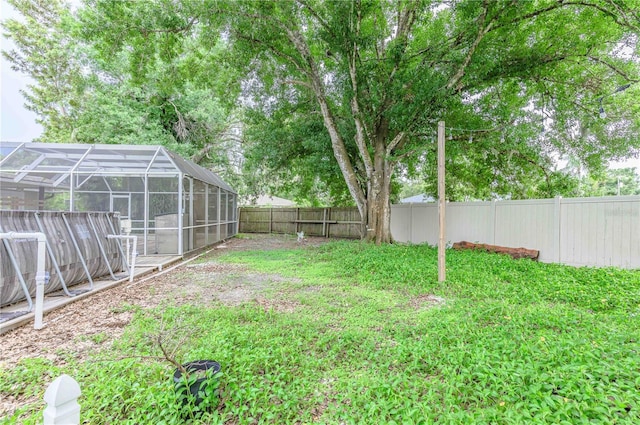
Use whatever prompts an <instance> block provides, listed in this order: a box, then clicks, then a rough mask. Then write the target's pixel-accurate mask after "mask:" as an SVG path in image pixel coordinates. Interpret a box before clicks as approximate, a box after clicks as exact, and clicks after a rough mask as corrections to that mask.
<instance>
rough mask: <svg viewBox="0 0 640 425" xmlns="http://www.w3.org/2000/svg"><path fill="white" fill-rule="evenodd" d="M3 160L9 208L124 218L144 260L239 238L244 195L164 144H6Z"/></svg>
mask: <svg viewBox="0 0 640 425" xmlns="http://www.w3.org/2000/svg"><path fill="white" fill-rule="evenodd" d="M12 148H13V149H12ZM2 155H3V156H2V157H1V158H2V159H1V160H0V209H2V210H34V211H42V210H47V211H78V212H82V211H112V212H116V213H119V215H120V220H121V222H122V223H125V224H129V223H130V225H131V234H133V235H138V250H137V251H138V252H139V253H140V254H142V255H153V254H164V255H167V254H175V255H183V254H185V253H187V252H189V251H193V250H196V249H198V248H202V247H205V246H207V245H210V244H212V243H215V242H218V241H221V240H223V239H226V238H228V237H231V236H233V235H235V234H236V232H237V208H236V205H237V194H236V192H235V191H234V190H233V189H232V188H231V187H230V186H229V185H228V184H227V183H225V182H224V181H223V180H222V179H221V178H220V177H218V176H217V175H216V174H215V173H213V172H212V171H210V170H207V169H205V168H203V167H200V166H199V165H197V164H195V163H194V162H192V161H189V160H185V159H183V158H181V157H180V156H178V155H177V154H175V153H173V152H171V151H169V150H167V149H165V148H164V147H162V146H144V145H142V146H141V145H136V146H131V145H80V144H54V143H22V144H15V145H13V146H9V144H7V143H3V145H2ZM124 227H127V226H126V225H125V226H124ZM4 230H5V231H11V229H4Z"/></svg>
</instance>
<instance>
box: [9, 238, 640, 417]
mask: <svg viewBox="0 0 640 425" xmlns="http://www.w3.org/2000/svg"><path fill="white" fill-rule="evenodd" d="M447 263H448V280H447V282H446V283H444V284H443V283H438V282H437V268H436V264H437V256H436V251H435V249H433V248H430V247H428V246H421V245H416V246H410V245H392V246H373V245H369V244H364V243H360V242H336V243H330V244H326V245H322V246H319V247H314V248H308V249H289V250H275V249H274V250H270V251H264V252H258V251H242V252H231V251H229V252H226V253H224V254H222V255H218V256H216V257H215V264H214V263H213V259H211V260H210V261H207V260H206V259H205V260H203V261H201V262H199V264H198V265H197V266H194V267H191V268H189V269H188V273H190V274H194V279H196V280H197V279H205V276H206V275H198V273H199V272H202V273H209V274H211V273H219V272H221V270H222V269H223V268H225V267H226V268H228V269H229V270H230V271H231V274H230V275H228V276H227V278H228V280H226V281H225V282H222V281H220V283H219V284H220V285H222V286H224V285H227V288H225V287H222V288H221V290H225V289H228V288H229V287H233V286H234V285H240V284H242V282H240V281H239V280H238V279H240V280H241V279H242V276H247V274H246V273H249V274H253V275H256V274H257V275H265V276H275V275H277V276H279V277H278V278H277V279H269V280H268V281H265V285H266V286H267V287H268V288H267V289H265V290H263V291H261V292H260V293H259V294H257V295H255V294H254V296H252V297H247V298H245V299H242V300H239V301H238V302H237V303H233V304H232V305H231V304H225V303H223V302H215V303H209V304H206V305H202V304H196V305H185V304H183V305H178V304H166V305H164V306H162V307H160V308H158V309H157V310H154V311H152V312H149V311H147V310H144V309H129V308H128V307H127V306H123V309H125V310H131V311H132V312H134V313H135V315H134V318H133V320H132V321H131V323H130V325H129V326H128V327H127V328H126V329H125V332H124V334H123V335H122V336H121V337H120V338H119V339H118V340H116V341H115V342H114V343H113V345H111V346H110V347H103V348H101V349H100V351H99V352H97V353H96V355H95V356H94V358H92V359H91V360H87V361H84V360H82V361H81V360H74V359H73V358H70V359H69V361H68V362H67V364H65V365H58V366H57V365H53V364H51V363H48V362H46V361H40V360H28V361H27V360H25V361H23V362H21V363H20V364H19V365H18V366H16V367H15V368H4V369H0V396H1V397H8V396H10V397H14V398H16V399H20V400H23V401H24V403H22V405H21V407H20V408H19V409H17V410H16V411H15V412H13V413H12V416H10V417H9V418H8V419H5V420H4V421H5V422H4V423H13V422H12V421H15V422H18V421H19V422H21V423H26V424H30V423H36V422H37V421H38V419H39V418H40V416H41V408H42V407H43V406H42V405H41V403H40V402H36V401H33V399H32V398H33V397H40V396H41V393H42V391H43V389H44V387H45V386H46V384H47V383H48V382H50V380H52V379H53V378H55V377H56V376H58V375H59V374H60V373H68V374H70V375H72V376H74V377H75V378H76V379H78V381H79V382H80V384H81V387H82V390H83V396H82V399H81V400H80V403H81V405H82V416H83V420H84V421H85V422H87V423H92V424H108V423H130V424H138V423H164V424H179V423H184V422H185V421H189V422H190V423H203V424H204V423H207V424H223V423H237V424H253V423H387V424H391V423H402V424H412V423H413V424H421V423H422V424H429V423H444V424H453V423H456V424H457V423H473V424H489V423H492V424H519V423H542V424H544V423H548V424H558V423H567V424H575V423H602V424H605V423H606V424H608V423H617V424H635V423H639V422H640V379H639V378H638V359H639V358H640V355H639V353H640V343H639V341H640V319H639V313H640V273H639V272H633V271H623V270H615V269H586V268H585V269H576V268H571V267H563V266H558V265H550V264H540V263H536V262H532V261H529V260H512V259H510V258H509V257H503V256H499V255H491V254H486V253H482V252H464V251H452V252H449V253H448V258H447ZM221 264H222V265H223V266H221ZM239 271H242V273H245V274H244V275H243V274H242V273H240V274H238V272H239ZM234 273H235V274H234ZM283 306H288V307H287V308H285V307H283ZM150 313H152V314H150ZM159 316H161V317H162V321H160V320H159V319H158V317H159ZM161 322H162V323H161ZM161 324H162V326H165V327H167V329H171V328H172V327H174V328H175V329H180V332H178V335H176V338H180V333H184V332H185V330H184V329H188V332H189V333H190V335H189V339H188V342H187V343H185V344H183V346H182V347H181V349H180V356H181V358H182V360H184V361H191V360H198V359H213V360H216V361H218V362H219V363H220V364H221V365H222V372H223V375H222V378H221V380H220V383H219V387H218V390H219V393H218V394H219V398H217V399H216V403H217V405H215V406H213V407H212V408H210V409H207V410H205V411H197V409H195V410H187V416H186V419H185V411H184V410H183V409H182V408H181V406H180V404H179V403H177V402H176V396H175V391H174V388H173V383H172V373H173V368H172V366H171V365H169V364H167V363H166V362H164V363H163V362H160V361H152V360H145V358H146V357H153V356H157V355H158V352H157V348H156V347H154V346H153V344H150V343H149V339H148V338H147V337H146V335H148V334H149V333H150V332H153V331H155V330H157V329H158V328H159V327H160V326H161ZM101 339H102V336H101V335H100V334H96V335H94V336H93V337H92V340H93V341H94V342H96V343H99V342H100V340H101ZM18 418H19V420H18Z"/></svg>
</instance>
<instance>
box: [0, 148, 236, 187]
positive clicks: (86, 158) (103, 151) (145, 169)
mask: <svg viewBox="0 0 640 425" xmlns="http://www.w3.org/2000/svg"><path fill="white" fill-rule="evenodd" d="M7 145H10V144H9V143H7V144H6V145H5V146H7ZM9 147H10V146H9ZM29 155H32V156H35V157H34V158H33V159H29ZM42 155H44V156H45V157H46V160H42V159H39V158H41V156H42ZM100 168H102V170H100V171H98V170H99V169H100ZM5 173H15V174H16V175H18V174H19V175H22V174H23V173H24V174H25V175H24V177H26V176H27V175H35V176H37V177H42V176H43V175H44V176H48V175H51V181H50V182H48V185H50V186H52V187H53V186H55V184H53V183H55V182H57V181H59V180H64V179H66V178H67V177H69V176H70V175H75V174H94V175H98V174H104V175H122V176H152V175H154V174H157V175H163V176H167V175H168V174H171V173H176V176H178V175H188V176H190V177H193V178H195V179H197V180H200V181H202V182H204V183H207V184H210V185H215V186H218V187H220V188H222V189H224V190H226V191H228V192H232V193H234V194H237V192H236V191H235V190H234V189H233V188H232V187H231V186H230V185H229V184H227V183H226V182H225V181H224V180H222V179H221V178H220V177H219V176H218V175H217V174H215V173H214V172H213V171H211V170H207V169H206V168H204V167H202V166H200V165H198V164H196V163H195V162H193V161H190V160H188V159H185V158H182V157H180V156H179V155H178V154H176V153H174V152H172V151H170V150H168V149H166V148H165V147H164V146H160V145H112V144H93V145H91V144H75V143H40V142H27V143H20V144H16V146H15V148H14V149H13V150H12V151H11V152H9V153H8V154H7V155H6V156H5V157H4V158H2V159H1V160H0V175H1V174H5ZM5 176H6V174H5ZM22 179H23V178H21V179H20V180H22ZM37 184H38V185H47V182H44V181H38V182H37Z"/></svg>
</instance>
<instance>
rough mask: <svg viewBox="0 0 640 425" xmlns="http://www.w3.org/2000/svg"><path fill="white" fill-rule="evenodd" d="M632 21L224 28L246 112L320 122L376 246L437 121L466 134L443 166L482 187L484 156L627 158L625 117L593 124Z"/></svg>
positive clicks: (238, 22)
mask: <svg viewBox="0 0 640 425" xmlns="http://www.w3.org/2000/svg"><path fill="white" fill-rule="evenodd" d="M638 10H639V9H638V5H637V2H631V1H630V2H623V1H618V0H590V1H582V0H580V1H570V0H560V1H558V0H553V1H550V0H546V1H545V0H539V1H488V0H485V1H477V0H471V1H444V2H442V1H349V2H347V1H335V2H333V1H313V0H297V1H278V2H253V1H247V2H234V3H233V4H232V6H230V9H229V10H227V11H226V12H225V16H228V17H229V20H228V27H227V31H228V35H229V37H230V39H231V42H232V44H233V46H234V48H235V49H236V52H238V53H237V55H238V57H240V58H244V59H245V62H244V64H245V65H246V66H247V70H248V71H250V72H249V73H248V77H247V79H246V80H245V84H246V86H247V87H250V88H251V89H253V92H254V93H256V94H257V96H256V97H255V99H256V105H257V106H258V107H260V108H261V110H262V112H263V114H265V116H266V117H267V118H268V119H271V120H273V122H274V123H277V125H278V126H280V127H282V126H290V127H296V128H300V127H301V126H302V125H304V124H303V123H305V122H306V123H307V125H310V124H309V123H310V122H312V121H318V119H320V120H321V121H322V123H323V127H324V131H325V134H326V136H327V137H326V139H327V143H329V144H330V146H331V149H332V151H333V156H334V158H335V161H336V163H337V165H338V167H339V170H340V172H341V174H342V177H343V179H344V181H345V182H346V185H347V187H348V190H349V193H350V194H351V197H352V198H353V201H354V202H355V204H356V205H357V206H358V209H359V210H360V212H361V214H362V216H363V217H364V220H365V222H364V224H365V225H366V229H367V236H368V238H370V239H374V240H375V241H376V242H378V243H380V242H389V241H390V240H391V238H392V236H391V233H390V187H391V183H392V179H393V174H394V171H396V169H397V168H398V166H399V165H401V164H404V163H407V161H409V162H410V161H411V159H413V160H415V159H416V158H420V155H423V158H424V154H425V152H426V153H429V152H433V143H432V135H433V133H434V129H435V126H436V123H437V121H438V120H443V119H444V120H446V121H447V122H448V123H453V125H454V127H463V128H465V129H475V130H478V131H475V132H474V133H473V134H475V135H476V138H475V141H476V143H468V144H467V145H468V146H463V147H460V146H459V145H460V144H458V146H457V147H455V146H454V147H453V153H452V156H454V155H457V156H458V158H462V159H463V162H465V161H466V162H467V163H469V162H470V163H472V164H473V165H476V166H479V167H478V168H477V172H481V173H485V172H486V173H488V174H489V175H488V176H487V179H488V180H490V181H491V180H492V179H493V180H494V181H495V180H498V178H499V177H500V176H498V175H497V174H496V170H499V167H498V166H496V167H491V166H489V167H486V166H485V167H482V165H481V162H482V161H485V162H486V161H487V157H488V156H489V157H491V158H493V160H494V161H495V162H505V163H506V162H511V161H514V162H516V161H520V162H521V163H533V164H534V165H535V166H536V167H541V168H542V169H543V170H544V169H545V168H549V166H550V161H551V158H552V157H553V155H554V154H558V153H560V154H561V153H571V154H572V155H574V156H578V157H581V158H583V159H584V160H589V159H592V158H593V157H594V156H595V157H597V158H599V159H601V158H608V157H611V156H616V155H620V154H623V153H628V152H629V150H630V149H631V150H633V148H634V147H637V145H638V144H637V142H635V144H634V143H633V142H630V140H629V138H628V137H629V135H630V134H637V133H635V130H636V129H637V122H636V120H637V116H635V117H634V116H633V114H630V113H626V112H625V111H621V112H620V113H619V114H617V115H616V116H613V115H612V114H611V112H612V110H610V117H609V120H607V121H606V122H603V121H602V120H600V122H596V121H597V119H598V116H597V113H598V110H599V106H600V105H602V100H604V103H605V105H606V104H607V103H610V101H611V99H612V96H607V95H609V94H611V93H614V92H615V91H616V88H618V87H621V86H623V87H624V86H626V85H627V84H633V83H635V82H637V81H638V72H637V58H638V56H637V52H638V44H637V41H638V39H637V35H638V23H639V19H638V18H639V15H638ZM625 88H629V87H625ZM630 89H631V90H630V91H636V89H635V86H633V87H631V86H630ZM619 91H622V90H619ZM636 92H637V91H636ZM599 99H600V102H598V100H599ZM256 105H254V106H256ZM607 107H608V108H610V109H611V106H610V105H607ZM279 111H286V115H285V116H284V117H283V115H282V113H281V112H280V113H279ZM627 112H628V111H627ZM576 128H579V129H580V135H579V137H571V133H572V132H575V131H576ZM543 131H545V132H546V134H545V135H544V136H540V134H541V133H542V132H543ZM605 134H606V135H607V139H606V140H604V139H602V138H601V136H602V135H605ZM599 136H600V137H599ZM464 137H465V138H468V137H469V135H468V134H466V133H465V134H464ZM451 138H452V139H453V140H455V139H456V138H459V136H458V134H454V135H453V136H452V137H451ZM265 139H266V140H267V141H268V139H269V138H265ZM291 142H292V143H295V140H293V141H291ZM271 143H272V144H274V146H277V141H275V140H272V141H271ZM298 143H302V140H299V142H298ZM491 158H490V159H489V160H491ZM541 158H542V159H544V161H541ZM545 161H546V163H545ZM467 165H468V164H467ZM460 168H464V164H460ZM504 169H505V168H504V167H503V168H502V171H504ZM506 169H508V167H507V168H506ZM481 170H482V171H481ZM470 171H471V173H473V167H469V166H467V167H466V172H467V173H468V174H469V172H470ZM469 177H470V176H469ZM470 178H473V177H470ZM489 186H490V184H489Z"/></svg>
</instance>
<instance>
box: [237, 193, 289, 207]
mask: <svg viewBox="0 0 640 425" xmlns="http://www.w3.org/2000/svg"><path fill="white" fill-rule="evenodd" d="M243 201H244V202H243V204H244V205H246V206H255V207H295V206H296V203H295V202H293V201H290V200H289V199H284V198H279V197H277V196H268V195H260V196H258V197H257V198H251V199H244V200H243Z"/></svg>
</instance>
